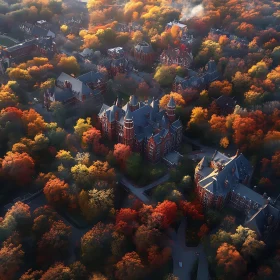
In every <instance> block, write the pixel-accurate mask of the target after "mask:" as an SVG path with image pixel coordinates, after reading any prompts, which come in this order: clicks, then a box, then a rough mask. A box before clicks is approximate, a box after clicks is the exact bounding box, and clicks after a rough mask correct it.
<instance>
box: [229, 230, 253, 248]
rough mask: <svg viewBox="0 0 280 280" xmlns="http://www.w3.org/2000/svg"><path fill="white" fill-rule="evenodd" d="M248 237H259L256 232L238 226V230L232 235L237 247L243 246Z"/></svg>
mask: <svg viewBox="0 0 280 280" xmlns="http://www.w3.org/2000/svg"><path fill="white" fill-rule="evenodd" d="M248 238H253V239H257V235H256V233H255V232H254V231H253V230H251V229H249V228H246V227H243V226H241V225H240V226H238V227H237V229H236V232H235V233H234V234H232V235H231V239H232V242H233V244H234V246H235V247H236V248H241V247H242V245H243V244H244V242H245V241H246V240H247V239H248Z"/></svg>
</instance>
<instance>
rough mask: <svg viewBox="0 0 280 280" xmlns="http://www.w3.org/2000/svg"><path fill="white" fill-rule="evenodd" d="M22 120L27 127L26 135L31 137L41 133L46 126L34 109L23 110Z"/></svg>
mask: <svg viewBox="0 0 280 280" xmlns="http://www.w3.org/2000/svg"><path fill="white" fill-rule="evenodd" d="M22 121H23V124H24V126H25V127H26V129H27V133H28V135H29V136H31V137H34V136H35V135H36V134H38V133H43V131H44V129H45V127H46V124H45V122H44V119H43V118H42V116H41V115H40V114H38V113H37V112H36V111H35V110H34V109H30V110H28V111H27V110H26V111H23V113H22Z"/></svg>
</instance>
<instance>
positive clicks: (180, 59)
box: [159, 48, 193, 68]
mask: <svg viewBox="0 0 280 280" xmlns="http://www.w3.org/2000/svg"><path fill="white" fill-rule="evenodd" d="M159 60H160V63H161V64H164V65H177V66H181V67H183V68H189V66H190V65H191V63H192V61H193V55H192V53H189V52H188V51H187V50H186V49H185V50H180V49H173V48H169V49H168V50H164V51H163V52H162V53H161V55H160V58H159Z"/></svg>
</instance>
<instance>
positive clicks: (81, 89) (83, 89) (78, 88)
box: [56, 72, 91, 95]
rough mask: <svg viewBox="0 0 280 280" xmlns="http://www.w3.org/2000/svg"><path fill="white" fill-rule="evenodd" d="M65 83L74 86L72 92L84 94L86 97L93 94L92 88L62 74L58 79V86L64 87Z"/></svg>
mask: <svg viewBox="0 0 280 280" xmlns="http://www.w3.org/2000/svg"><path fill="white" fill-rule="evenodd" d="M65 81H68V82H70V83H71V85H72V91H74V92H76V93H82V94H85V95H89V94H90V93H91V90H90V88H89V87H88V86H87V85H86V84H84V83H83V82H82V81H80V80H78V79H76V78H74V77H72V76H70V75H68V74H66V73H64V72H62V73H61V74H60V76H59V77H58V78H57V81H56V82H57V84H58V85H59V86H62V85H64V83H65Z"/></svg>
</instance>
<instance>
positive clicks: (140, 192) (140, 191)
mask: <svg viewBox="0 0 280 280" xmlns="http://www.w3.org/2000/svg"><path fill="white" fill-rule="evenodd" d="M169 178H170V175H169V173H168V174H166V175H164V176H163V177H161V178H159V179H158V180H156V181H154V182H153V183H151V184H149V185H147V186H145V187H136V186H135V185H133V184H132V183H131V182H129V181H128V180H127V179H126V178H125V177H122V179H121V183H122V184H123V185H124V186H125V187H126V188H127V189H128V190H129V191H130V192H131V193H132V194H134V195H135V196H136V197H137V198H139V199H140V200H141V201H142V202H144V203H145V204H149V203H150V199H149V198H148V197H147V196H146V195H145V193H144V192H145V191H147V190H150V189H152V188H154V187H156V186H158V185H160V184H162V183H164V182H166V181H167V180H168V179H169Z"/></svg>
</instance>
